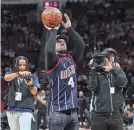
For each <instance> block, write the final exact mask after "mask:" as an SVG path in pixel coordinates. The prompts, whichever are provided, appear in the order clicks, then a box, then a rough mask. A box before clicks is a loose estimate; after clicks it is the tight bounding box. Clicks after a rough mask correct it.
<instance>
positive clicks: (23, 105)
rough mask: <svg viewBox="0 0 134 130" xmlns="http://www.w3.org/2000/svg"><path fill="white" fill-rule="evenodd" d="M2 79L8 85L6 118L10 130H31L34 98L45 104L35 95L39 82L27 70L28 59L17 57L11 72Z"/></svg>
mask: <svg viewBox="0 0 134 130" xmlns="http://www.w3.org/2000/svg"><path fill="white" fill-rule="evenodd" d="M4 79H5V81H7V82H8V83H9V89H8V94H7V118H8V123H9V126H10V130H31V121H32V119H33V111H34V97H36V99H37V100H39V101H40V102H41V103H42V104H45V102H44V101H43V100H42V99H41V98H40V96H39V95H37V88H39V82H38V78H37V76H36V75H32V74H31V72H29V70H28V59H27V58H26V57H24V56H19V57H17V58H16V59H15V61H14V65H13V72H12V73H11V72H10V73H9V72H7V73H6V74H5V76H4Z"/></svg>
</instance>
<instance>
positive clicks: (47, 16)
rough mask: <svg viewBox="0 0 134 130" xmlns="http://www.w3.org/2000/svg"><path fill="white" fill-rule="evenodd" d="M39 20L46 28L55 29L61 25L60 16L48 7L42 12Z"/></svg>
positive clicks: (55, 10)
mask: <svg viewBox="0 0 134 130" xmlns="http://www.w3.org/2000/svg"><path fill="white" fill-rule="evenodd" d="M41 20H42V22H43V24H44V25H46V26H47V27H50V28H55V27H57V26H59V24H60V23H61V21H62V14H61V12H60V11H59V10H58V9H57V8H54V7H49V8H47V9H45V10H44V11H43V12H42V16H41Z"/></svg>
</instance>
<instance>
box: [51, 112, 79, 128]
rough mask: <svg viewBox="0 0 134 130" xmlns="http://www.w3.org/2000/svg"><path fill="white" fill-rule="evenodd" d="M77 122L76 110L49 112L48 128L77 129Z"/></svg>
mask: <svg viewBox="0 0 134 130" xmlns="http://www.w3.org/2000/svg"><path fill="white" fill-rule="evenodd" d="M78 129H79V122H78V116H77V113H76V112H72V113H71V114H69V115H67V114H63V113H61V112H50V114H49V130H78Z"/></svg>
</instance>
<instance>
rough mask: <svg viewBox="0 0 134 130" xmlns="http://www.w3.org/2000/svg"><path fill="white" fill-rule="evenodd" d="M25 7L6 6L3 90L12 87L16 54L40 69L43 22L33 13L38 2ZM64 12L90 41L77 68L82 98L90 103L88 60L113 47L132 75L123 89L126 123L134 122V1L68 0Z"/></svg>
mask: <svg viewBox="0 0 134 130" xmlns="http://www.w3.org/2000/svg"><path fill="white" fill-rule="evenodd" d="M24 6H26V5H18V6H14V5H2V18H1V19H2V21H1V30H2V36H1V37H2V38H1V45H2V46H1V56H2V62H1V83H2V93H5V92H6V90H7V89H6V88H8V87H7V83H5V82H4V80H3V76H4V74H5V72H7V71H12V64H13V60H14V58H15V57H16V56H18V55H24V56H26V57H28V59H29V61H30V66H29V68H30V70H31V71H32V72H35V71H36V68H37V64H38V63H37V62H38V56H39V50H40V44H41V35H42V24H41V22H40V23H37V21H36V20H35V19H33V17H34V16H32V15H33V14H34V13H33V12H36V10H37V5H27V8H25V9H26V10H24ZM16 10H17V12H16ZM63 12H66V13H67V14H68V15H69V17H70V18H71V21H72V26H73V28H74V29H75V30H76V31H78V33H79V34H80V35H81V36H82V38H83V39H84V41H85V43H86V48H85V52H84V56H83V58H82V60H81V61H80V62H79V65H78V68H77V71H78V90H79V92H80V93H83V94H78V96H79V98H80V99H83V98H84V101H85V97H86V100H87V102H88V104H90V99H91V93H90V92H89V91H88V90H87V88H86V86H87V80H88V73H89V68H88V63H89V61H90V59H91V57H92V56H93V54H94V53H95V52H96V51H101V50H102V49H104V48H107V47H112V48H114V49H116V51H117V52H118V58H117V60H118V62H119V63H120V65H121V67H122V69H123V70H124V71H125V73H126V75H127V78H128V85H127V87H126V88H125V89H124V90H123V94H124V97H125V104H124V109H125V111H124V124H126V125H127V126H130V125H132V124H133V125H134V1H133V0H132V1H117V2H116V1H114V0H106V1H105V0H103V1H102V0H101V1H100V2H99V3H97V2H96V3H95V2H70V1H68V2H67V3H66V5H65V6H64V7H63ZM60 32H61V33H66V30H65V29H63V28H62V27H61V29H60ZM71 48H72V45H69V49H70V50H71ZM81 95H82V96H81ZM85 104H86V103H85ZM82 106H84V107H85V108H83V109H89V106H87V105H81V107H82ZM2 111H4V109H3V110H2Z"/></svg>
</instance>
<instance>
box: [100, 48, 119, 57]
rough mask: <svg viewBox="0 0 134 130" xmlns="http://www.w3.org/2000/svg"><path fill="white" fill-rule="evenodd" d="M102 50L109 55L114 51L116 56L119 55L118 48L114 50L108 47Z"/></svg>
mask: <svg viewBox="0 0 134 130" xmlns="http://www.w3.org/2000/svg"><path fill="white" fill-rule="evenodd" d="M102 52H105V53H107V55H108V54H109V53H113V54H114V55H115V57H116V56H117V52H116V50H114V49H113V48H106V49H104V50H103V51H102Z"/></svg>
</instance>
